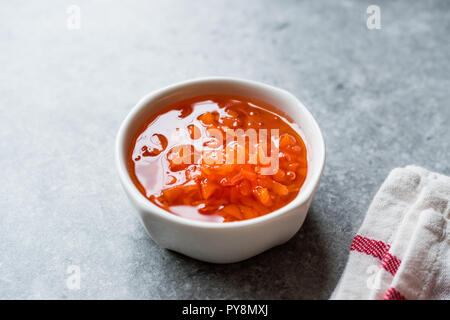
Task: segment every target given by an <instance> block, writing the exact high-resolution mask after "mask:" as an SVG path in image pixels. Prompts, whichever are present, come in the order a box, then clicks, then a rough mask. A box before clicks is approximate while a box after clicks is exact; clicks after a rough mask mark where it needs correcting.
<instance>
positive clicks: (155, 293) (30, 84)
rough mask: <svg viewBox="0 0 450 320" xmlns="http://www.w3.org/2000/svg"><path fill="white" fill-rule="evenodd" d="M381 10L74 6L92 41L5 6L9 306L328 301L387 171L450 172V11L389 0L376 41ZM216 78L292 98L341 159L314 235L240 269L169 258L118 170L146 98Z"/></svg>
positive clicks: (310, 223)
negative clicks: (119, 141) (136, 110)
mask: <svg viewBox="0 0 450 320" xmlns="http://www.w3.org/2000/svg"><path fill="white" fill-rule="evenodd" d="M373 2H374V1H370V2H368V1H356V0H355V1H350V0H345V1H339V2H336V1H331V0H330V1H301V2H300V1H289V0H286V1H268V0H267V1H266V0H264V1H245V2H243V1H235V0H232V1H214V2H211V1H206V0H201V1H149V2H142V1H137V0H135V1H127V2H126V5H125V3H123V2H119V1H81V0H79V1H78V0H77V1H72V2H71V3H73V4H75V5H76V6H77V7H76V8H78V9H79V11H80V17H81V20H80V23H81V24H80V25H79V26H80V28H79V29H77V28H76V26H77V25H76V21H75V25H74V24H73V23H74V20H70V19H72V18H73V14H74V11H73V7H69V3H68V2H59V1H40V2H39V3H38V2H33V3H25V2H2V3H1V4H0V151H1V156H0V168H1V173H0V298H1V299H15V298H25V299H32V298H37V299H40V298H56V299H60V298H61V299H70V298H74V299H79V298H83V299H84V298H87V299H99V298H104V299H113V298H121V299H148V298H150V299H159V298H166V299H178V298H186V299H197V298H198V299H202V298H204V299H226V298H230V299H231V298H232V299H278V298H281V299H327V298H328V297H329V295H330V293H331V292H332V290H333V288H334V287H335V285H336V283H337V281H338V279H339V277H340V275H341V273H342V271H343V268H344V265H345V262H346V258H347V255H348V248H349V244H350V242H351V239H352V237H353V235H354V234H355V232H356V231H357V230H358V228H359V226H360V224H361V222H362V220H363V218H364V215H365V212H366V210H367V208H368V206H369V204H370V201H371V199H372V198H373V196H374V194H375V193H376V191H377V189H378V188H379V186H380V184H381V183H382V182H383V180H384V179H385V177H386V176H387V174H388V173H389V171H390V170H391V169H393V168H394V167H398V166H405V165H408V164H416V165H421V166H425V167H427V168H428V169H431V170H434V171H438V172H441V173H444V174H450V161H449V159H450V148H449V147H450V146H449V142H450V138H449V137H450V126H449V122H450V105H449V101H450V76H449V75H450V63H449V62H450V41H449V34H450V2H448V1H445V0H442V1H437V0H436V1H427V2H425V1H415V2H411V1H395V2H393V1H387V0H383V1H382V0H377V1H375V2H376V3H375V4H377V5H379V7H380V9H381V29H378V30H369V29H368V28H367V26H366V19H367V14H366V8H367V6H369V5H370V4H373ZM76 8H75V9H76ZM78 9H76V10H78ZM76 10H75V11H76ZM68 19H69V20H68ZM74 26H75V28H74ZM213 75H225V76H234V77H242V78H246V79H253V80H257V81H262V82H265V83H268V84H272V85H275V86H279V87H282V88H284V89H287V90H289V91H290V92H292V93H293V94H295V95H296V96H298V97H299V98H300V99H301V100H302V101H303V102H304V103H305V104H306V105H307V106H308V108H309V109H310V110H311V112H312V113H313V115H314V116H315V117H316V119H317V121H318V123H319V125H320V126H321V129H322V131H323V134H324V137H325V141H326V145H327V164H326V168H325V171H324V176H323V179H322V182H321V185H320V187H319V189H318V192H317V194H316V196H315V198H314V201H313V203H312V206H311V209H310V211H309V214H308V217H307V219H306V221H305V224H304V226H303V227H302V229H301V230H300V231H299V232H298V234H297V235H296V236H294V238H293V239H291V240H290V241H289V242H288V243H286V244H285V245H283V246H280V247H277V248H274V249H271V250H269V251H268V252H265V253H263V254H261V255H259V256H257V257H254V258H252V259H249V260H247V261H244V262H242V263H236V264H232V265H213V264H207V263H202V262H199V261H195V260H193V259H190V258H187V257H185V256H182V255H180V254H176V253H173V252H169V251H167V250H164V249H161V248H159V247H158V246H157V245H156V244H155V243H154V242H153V241H152V240H151V239H150V238H149V237H148V236H147V234H146V232H145V230H144V228H143V227H142V226H141V224H140V222H139V220H138V218H137V215H136V214H135V210H134V208H133V207H132V206H131V204H130V203H129V202H128V200H127V199H126V196H125V194H124V192H123V190H122V188H121V186H120V183H119V179H118V177H117V174H116V170H115V166H114V157H113V154H114V140H115V135H116V132H117V130H118V128H119V125H120V123H121V121H122V120H123V118H124V117H125V116H126V114H127V113H128V112H129V110H130V108H131V107H132V106H133V105H134V104H135V103H136V102H137V101H138V100H139V99H140V98H141V97H142V96H143V95H144V94H146V93H148V92H150V91H152V90H155V89H158V88H160V87H163V86H166V85H169V84H172V83H174V82H178V81H181V80H186V79H189V78H194V77H201V76H213ZM78 275H79V277H78ZM78 280H79V281H78Z"/></svg>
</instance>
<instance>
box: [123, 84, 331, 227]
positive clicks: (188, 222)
mask: <svg viewBox="0 0 450 320" xmlns="http://www.w3.org/2000/svg"><path fill="white" fill-rule="evenodd" d="M224 81H225V82H230V83H233V84H244V85H250V86H253V87H258V88H260V89H262V90H266V91H271V92H274V93H277V94H283V95H286V96H288V97H290V98H291V99H292V98H293V101H295V102H296V103H297V105H298V107H300V108H302V109H303V112H304V114H305V115H306V116H307V117H308V118H309V119H307V121H310V122H311V124H312V126H313V127H314V128H313V131H315V132H316V133H317V137H318V139H317V140H318V141H317V142H315V143H317V144H318V145H316V146H315V148H319V149H320V152H318V157H316V158H314V159H312V161H314V162H317V163H318V165H319V167H318V170H316V172H314V175H313V176H311V181H310V183H309V184H308V185H307V186H306V188H305V189H301V190H300V191H299V193H298V194H297V196H296V197H295V198H294V199H293V200H292V201H291V202H289V203H288V204H287V205H285V206H283V207H281V208H279V209H277V210H275V211H273V212H270V213H268V214H265V215H263V216H259V217H257V218H252V219H248V220H241V221H232V222H227V223H218V222H211V221H201V220H194V219H189V218H184V217H181V216H178V215H175V214H172V213H170V212H167V211H166V210H164V209H162V208H160V207H158V206H157V205H155V204H154V203H153V202H151V201H150V200H148V199H147V198H146V197H145V196H144V195H143V194H142V193H141V192H139V190H138V188H137V187H136V186H135V184H134V183H133V181H132V180H131V177H130V175H129V173H128V168H127V160H126V155H123V152H122V149H123V147H122V145H123V143H124V140H125V139H126V137H127V134H126V133H127V131H129V126H130V124H131V122H132V121H133V120H134V118H135V117H136V115H137V114H138V113H139V111H140V110H141V109H143V108H145V107H146V106H147V105H148V104H149V103H150V102H151V101H152V100H153V99H155V98H157V97H160V96H162V95H167V94H169V93H170V92H173V91H175V90H178V89H180V88H182V87H184V86H188V85H192V84H198V83H204V82H224ZM325 158H326V150H325V141H324V139H323V135H322V131H321V130H320V127H319V125H318V124H317V122H316V120H315V119H314V117H313V115H312V114H311V112H310V111H309V110H308V109H307V108H306V107H305V105H304V104H303V103H302V102H301V101H300V100H299V99H298V98H297V97H295V96H294V95H293V94H291V93H290V92H288V91H286V90H284V89H281V88H278V87H275V86H271V85H268V84H265V83H261V82H257V81H253V80H245V79H240V78H235V77H219V76H215V77H201V78H194V79H190V80H185V81H181V82H177V83H175V84H172V85H169V86H166V87H164V88H161V89H158V90H154V91H152V92H150V93H148V94H146V95H145V96H144V97H143V98H141V99H140V100H139V101H138V102H137V103H136V104H135V105H134V107H133V108H132V109H131V110H130V112H129V113H128V114H127V116H126V117H125V119H124V120H123V121H122V123H121V125H120V128H119V131H118V133H117V136H116V141H115V163H116V168H117V171H118V173H119V178H120V181H121V183H122V186H123V187H124V188H125V189H126V190H125V191H126V192H127V193H128V195H129V196H131V197H133V200H134V204H135V205H137V206H138V207H139V209H141V210H143V211H145V212H147V213H148V212H149V213H153V214H156V215H157V216H159V217H160V218H162V219H164V220H168V221H170V222H173V223H178V224H181V225H185V226H190V227H199V228H210V229H230V228H241V227H248V226H251V225H254V224H259V223H264V222H268V221H270V220H273V219H276V218H278V217H279V216H281V215H283V214H284V213H286V212H288V211H290V210H292V209H294V208H296V207H299V206H301V205H302V204H304V203H305V202H306V201H308V199H310V197H311V196H312V195H313V194H314V192H315V190H316V187H317V186H318V184H319V182H320V178H321V176H322V173H323V169H324V166H325Z"/></svg>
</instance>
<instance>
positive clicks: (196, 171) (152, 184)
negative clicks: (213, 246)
mask: <svg viewBox="0 0 450 320" xmlns="http://www.w3.org/2000/svg"><path fill="white" fill-rule="evenodd" d="M128 170H129V172H130V175H131V177H132V180H133V182H134V184H135V185H136V186H137V188H138V189H139V190H140V192H141V193H142V194H143V195H144V196H145V197H146V198H148V199H149V200H150V201H152V202H153V203H154V204H156V205H157V206H159V207H161V208H163V209H165V210H167V211H168V212H171V213H172V214H175V215H178V216H182V217H185V218H190V219H196V220H203V221H214V222H230V221H239V220H245V219H251V218H255V217H259V216H262V215H265V214H267V213H269V212H272V211H275V210H276V209H279V208H281V207H283V206H285V205H286V204H287V203H289V202H290V201H292V200H293V199H294V198H295V197H296V195H297V194H298V192H299V190H300V188H301V186H302V184H303V182H304V181H305V178H306V173H307V150H306V147H305V143H304V142H303V140H302V138H301V136H300V129H299V127H298V126H297V125H296V124H295V123H293V122H292V121H290V120H289V119H288V118H287V117H286V116H285V115H283V114H282V113H281V112H280V111H277V110H276V109H275V108H274V107H272V106H270V105H267V104H265V103H263V102H260V101H255V100H252V99H247V98H243V97H239V96H228V95H208V96H201V97H195V98H192V99H188V100H184V101H180V102H178V103H175V104H173V105H170V106H167V107H165V108H163V109H162V110H161V111H159V112H158V113H156V114H154V115H153V116H152V117H151V118H150V119H149V120H148V121H147V122H146V123H145V125H144V126H143V127H142V128H140V130H139V132H138V133H137V134H136V136H135V138H134V141H133V143H132V145H131V148H130V152H129V163H128Z"/></svg>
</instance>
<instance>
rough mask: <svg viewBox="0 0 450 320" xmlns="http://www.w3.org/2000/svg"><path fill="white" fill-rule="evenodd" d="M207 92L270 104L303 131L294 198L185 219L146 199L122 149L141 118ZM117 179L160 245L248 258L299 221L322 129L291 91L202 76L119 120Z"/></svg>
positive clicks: (226, 259) (225, 258)
mask: <svg viewBox="0 0 450 320" xmlns="http://www.w3.org/2000/svg"><path fill="white" fill-rule="evenodd" d="M207 94H231V95H238V96H244V97H248V98H253V99H255V100H260V101H264V102H266V103H268V104H270V105H273V106H275V107H277V108H279V109H280V110H282V111H283V112H284V113H286V114H287V115H288V116H290V118H291V119H292V120H293V121H294V122H296V123H297V124H298V125H299V126H300V128H301V129H302V131H303V134H304V136H303V138H304V140H305V143H306V148H307V152H308V174H307V177H306V180H305V182H304V184H303V186H302V188H301V190H300V192H299V193H298V195H297V197H296V198H295V199H294V200H293V201H291V202H290V203H289V204H287V205H286V206H284V207H282V208H280V209H279V210H276V211H274V212H272V213H269V214H266V215H264V216H261V217H258V218H254V219H250V220H244V221H236V222H228V223H214V222H204V221H197V220H190V219H186V218H183V217H179V216H176V215H174V214H171V213H169V212H166V211H164V210H163V209H161V208H159V207H158V206H156V205H154V204H153V203H152V202H150V201H149V200H148V199H146V198H145V197H144V196H143V195H142V194H141V193H140V192H139V190H138V189H137V188H136V186H135V185H134V184H133V182H132V180H131V178H130V176H129V174H128V171H127V154H128V150H129V147H130V144H131V143H132V139H133V137H134V135H135V134H136V133H137V130H138V128H140V127H141V126H142V125H143V123H144V122H145V121H146V120H147V119H148V118H149V117H150V116H151V115H152V114H153V113H155V112H157V111H158V110H160V109H162V108H163V107H165V106H167V105H170V104H172V103H175V102H177V101H180V100H184V99H187V98H191V97H195V96H200V95H207ZM116 164H117V170H118V171H119V176H120V181H121V183H122V185H123V187H124V189H125V192H126V194H127V195H128V197H129V198H130V200H131V202H132V203H133V205H134V206H135V207H136V208H137V210H138V212H139V216H140V218H141V221H142V223H143V225H144V226H145V228H146V229H147V231H148V233H149V235H150V236H151V238H152V239H153V240H154V241H155V242H156V243H158V244H159V245H160V246H161V247H163V248H167V249H170V250H174V251H177V252H180V253H183V254H185V255H187V256H190V257H193V258H196V259H199V260H203V261H208V262H214V263H231V262H237V261H241V260H244V259H248V258H250V257H252V256H254V255H257V254H259V253H261V252H263V251H265V250H268V249H270V248H272V247H274V246H277V245H280V244H283V243H284V242H286V241H288V240H289V239H290V238H291V237H292V236H293V235H294V234H295V233H296V232H297V231H298V230H299V229H300V227H301V226H302V224H303V221H304V220H305V217H306V213H307V212H308V208H309V205H310V204H311V201H312V198H313V195H314V193H315V191H316V189H317V187H318V185H319V180H320V178H321V175H322V171H323V168H324V164H325V144H324V141H323V137H322V133H321V131H320V129H319V126H318V125H317V123H316V121H315V120H314V118H313V116H312V115H311V113H310V112H309V111H308V110H307V109H306V107H305V106H304V105H303V104H302V103H301V102H300V101H299V100H297V99H296V98H295V97H294V96H293V95H292V94H290V93H289V92H287V91H285V90H281V89H278V88H275V87H272V86H269V85H266V84H262V83H258V82H254V81H248V80H241V79H234V78H223V77H215V78H202V79H194V80H189V81H185V82H181V83H178V84H175V85H172V86H169V87H167V88H164V89H161V90H157V91H154V92H152V93H150V94H148V95H147V96H145V97H144V98H143V99H141V101H139V102H138V103H137V104H136V106H135V107H134V108H133V109H132V110H131V112H130V113H129V114H128V116H127V117H126V118H125V120H124V121H123V123H122V125H121V127H120V129H119V133H118V134H117V140H116Z"/></svg>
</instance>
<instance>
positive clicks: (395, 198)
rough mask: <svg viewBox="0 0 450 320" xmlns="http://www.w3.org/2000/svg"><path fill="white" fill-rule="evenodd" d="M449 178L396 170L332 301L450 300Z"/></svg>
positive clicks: (381, 192) (382, 190)
mask: <svg viewBox="0 0 450 320" xmlns="http://www.w3.org/2000/svg"><path fill="white" fill-rule="evenodd" d="M449 219H450V177H447V176H444V175H440V174H437V173H433V172H430V171H427V170H426V169H423V168H420V167H416V166H407V167H405V168H397V169H394V170H392V171H391V173H390V174H389V176H388V178H387V179H386V180H385V182H384V183H383V185H382V186H381V188H380V190H379V191H378V193H377V194H376V196H375V198H374V199H373V201H372V204H371V205H370V207H369V210H368V212H367V216H366V218H365V220H364V222H363V224H362V226H361V228H360V230H359V232H358V234H357V235H356V236H355V237H354V239H353V241H352V244H351V247H350V255H349V258H348V262H347V265H346V267H345V270H344V273H343V275H342V277H341V279H340V281H339V283H338V285H337V287H336V289H335V291H334V292H333V294H332V296H331V299H384V300H403V299H450V236H449V233H450V227H449V225H450V223H449V222H450V221H449Z"/></svg>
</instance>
